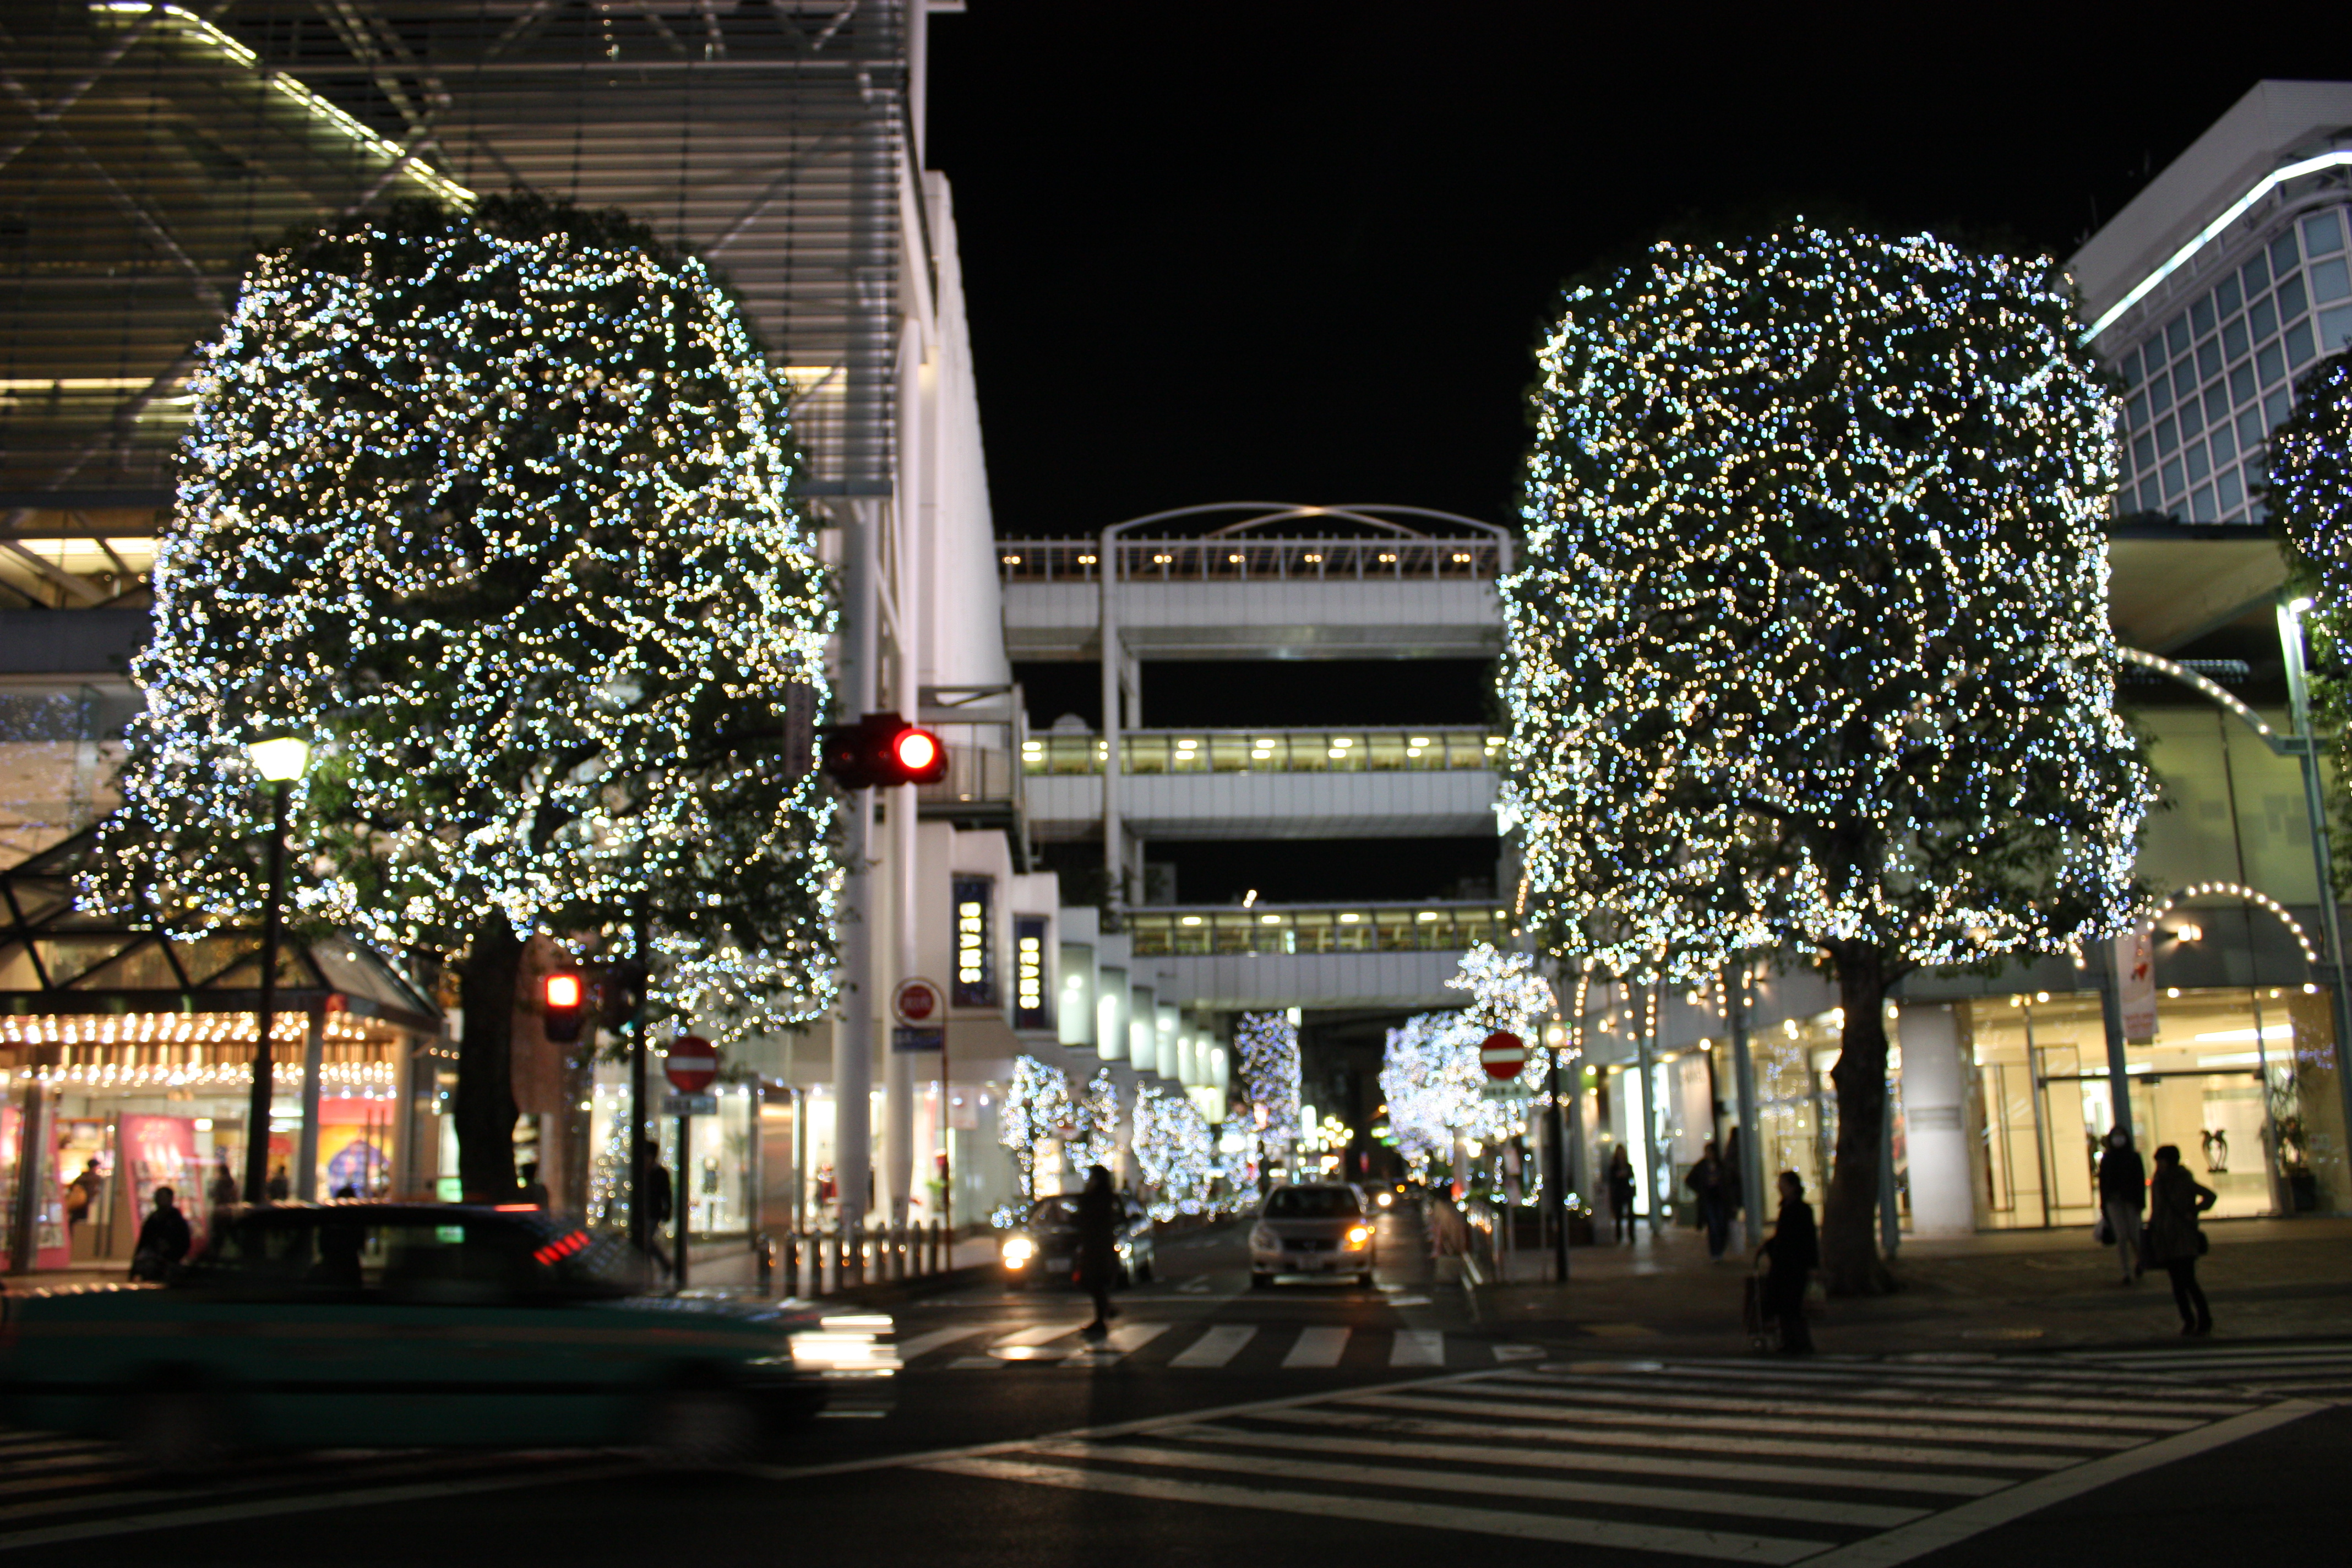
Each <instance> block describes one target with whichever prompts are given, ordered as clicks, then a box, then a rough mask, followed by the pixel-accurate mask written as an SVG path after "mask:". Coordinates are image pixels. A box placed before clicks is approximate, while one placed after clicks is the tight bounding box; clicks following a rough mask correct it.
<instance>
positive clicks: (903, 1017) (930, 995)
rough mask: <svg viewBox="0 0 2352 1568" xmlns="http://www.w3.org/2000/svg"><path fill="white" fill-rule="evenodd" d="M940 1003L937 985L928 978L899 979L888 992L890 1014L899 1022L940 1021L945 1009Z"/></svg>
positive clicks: (930, 1022) (923, 1022) (921, 1023)
mask: <svg viewBox="0 0 2352 1568" xmlns="http://www.w3.org/2000/svg"><path fill="white" fill-rule="evenodd" d="M942 1004H943V999H942V998H941V996H940V988H939V986H938V985H937V984H934V983H933V982H931V981H929V980H901V981H900V982H898V989H897V990H896V991H893V992H891V993H890V1015H891V1016H892V1017H894V1018H896V1019H897V1020H898V1022H899V1023H901V1024H910V1025H918V1026H919V1025H923V1024H934V1023H938V1022H940V1021H941V1019H940V1015H941V1014H943V1013H944V1012H946V1010H947V1009H946V1007H945V1006H944V1005H942Z"/></svg>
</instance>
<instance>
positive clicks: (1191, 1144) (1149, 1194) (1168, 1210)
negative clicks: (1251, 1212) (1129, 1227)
mask: <svg viewBox="0 0 2352 1568" xmlns="http://www.w3.org/2000/svg"><path fill="white" fill-rule="evenodd" d="M1214 1144H1215V1134H1214V1131H1213V1129H1212V1128H1211V1127H1210V1126H1209V1123H1208V1120H1207V1119H1206V1118H1205V1117H1203V1116H1202V1114H1201V1110H1200V1108H1199V1107H1198V1106H1196V1105H1194V1104H1193V1103H1192V1101H1191V1100H1188V1099H1186V1098H1185V1097H1184V1095H1183V1094H1181V1092H1180V1093H1174V1094H1171V1093H1169V1092H1168V1091H1167V1090H1165V1089H1160V1088H1157V1087H1155V1086H1150V1085H1147V1086H1146V1087H1145V1088H1143V1089H1140V1090H1139V1091H1138V1092H1137V1094H1136V1097H1135V1163H1136V1165H1137V1167H1138V1169H1139V1170H1140V1171H1141V1173H1142V1175H1143V1194H1144V1202H1145V1204H1146V1205H1147V1206H1149V1207H1150V1210H1151V1217H1152V1218H1154V1219H1173V1218H1175V1217H1176V1216H1177V1215H1180V1214H1188V1215H1192V1214H1199V1213H1201V1212H1202V1210H1203V1209H1204V1208H1205V1207H1206V1206H1207V1205H1208V1203H1209V1196H1210V1187H1211V1184H1213V1182H1214V1181H1215V1179H1216V1178H1217V1176H1218V1174H1219V1166H1218V1164H1217V1159H1216V1152H1215V1147H1214Z"/></svg>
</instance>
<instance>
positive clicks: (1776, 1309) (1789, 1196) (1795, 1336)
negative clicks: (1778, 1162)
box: [1759, 1171, 1822, 1355]
mask: <svg viewBox="0 0 2352 1568" xmlns="http://www.w3.org/2000/svg"><path fill="white" fill-rule="evenodd" d="M1759 1253H1760V1256H1762V1257H1763V1258H1765V1259H1766V1260H1767V1267H1766V1269H1765V1273H1764V1308H1765V1311H1766V1313H1767V1314H1768V1315H1769V1316H1771V1317H1774V1318H1777V1319H1779V1320H1780V1348H1781V1350H1783V1351H1785V1352H1788V1353H1789V1354H1790V1355H1805V1354H1807V1353H1809V1352H1811V1350H1812V1348H1813V1335H1812V1331H1811V1329H1809V1328H1807V1327H1806V1326H1805V1282H1806V1280H1807V1279H1810V1278H1811V1274H1812V1271H1813V1270H1814V1269H1815V1268H1820V1267H1821V1261H1822V1241H1821V1232H1820V1231H1819V1230H1817V1229H1816V1228H1815V1227H1814V1225H1813V1208H1812V1205H1811V1204H1809V1203H1807V1202H1805V1181H1804V1178H1803V1177H1801V1176H1800V1175H1798V1174H1797V1173H1796V1172H1794V1171H1783V1172H1781V1173H1780V1217H1779V1218H1777V1219H1776V1220H1774V1221H1773V1222H1772V1235H1771V1237H1770V1239H1769V1240H1767V1241H1766V1242H1765V1243H1764V1245H1763V1247H1761V1248H1760V1249H1759Z"/></svg>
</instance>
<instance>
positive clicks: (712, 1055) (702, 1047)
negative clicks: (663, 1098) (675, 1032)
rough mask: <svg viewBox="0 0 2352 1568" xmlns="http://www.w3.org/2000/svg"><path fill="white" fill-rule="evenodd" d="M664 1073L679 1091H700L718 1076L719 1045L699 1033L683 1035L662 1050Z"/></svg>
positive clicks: (687, 1092) (696, 1092)
mask: <svg viewBox="0 0 2352 1568" xmlns="http://www.w3.org/2000/svg"><path fill="white" fill-rule="evenodd" d="M662 1076H663V1077H664V1078H667V1079H669V1086H670V1088H672V1089H676V1090H677V1091H678V1093H680V1094H700V1093H701V1092H702V1091H703V1090H704V1089H709V1087H710V1085H711V1080H713V1079H716V1078H717V1077H718V1076H719V1047H717V1046H714V1045H712V1044H711V1043H710V1042H709V1040H706V1039H704V1038H703V1037H701V1036H700V1035H680V1036H679V1037H677V1039H675V1040H672V1041H671V1042H670V1043H669V1049H668V1050H667V1051H665V1052H663V1053H662Z"/></svg>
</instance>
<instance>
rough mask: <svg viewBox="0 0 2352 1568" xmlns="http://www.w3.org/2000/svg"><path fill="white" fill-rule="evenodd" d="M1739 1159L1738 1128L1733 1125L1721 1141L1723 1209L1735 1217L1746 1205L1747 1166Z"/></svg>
mask: <svg viewBox="0 0 2352 1568" xmlns="http://www.w3.org/2000/svg"><path fill="white" fill-rule="evenodd" d="M1739 1161H1740V1154H1739V1129H1738V1128H1737V1127H1735V1128H1733V1129H1732V1130H1731V1136H1730V1137H1728V1138H1726V1139H1725V1140H1724V1141H1723V1210H1724V1213H1726V1214H1727V1215H1733V1216H1735V1217H1736V1216H1738V1215H1739V1214H1741V1213H1743V1212H1744V1211H1745V1210H1746V1209H1747V1207H1748V1167H1746V1166H1745V1165H1743V1164H1741V1163H1739Z"/></svg>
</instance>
